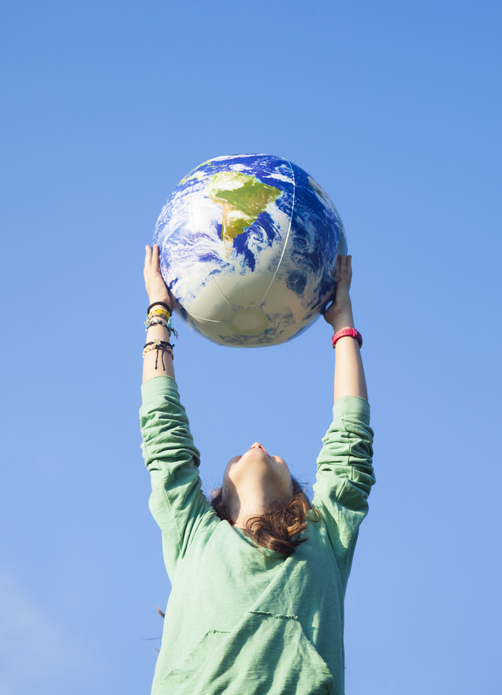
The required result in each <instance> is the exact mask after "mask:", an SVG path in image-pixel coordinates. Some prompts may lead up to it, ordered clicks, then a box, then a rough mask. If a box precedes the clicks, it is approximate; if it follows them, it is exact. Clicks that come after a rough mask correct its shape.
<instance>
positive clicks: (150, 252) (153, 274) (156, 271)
mask: <svg viewBox="0 0 502 695" xmlns="http://www.w3.org/2000/svg"><path fill="white" fill-rule="evenodd" d="M145 250H146V256H145V269H144V271H143V275H144V278H145V287H146V292H147V294H148V298H149V300H150V304H152V303H153V302H165V304H167V305H168V306H169V307H170V308H171V309H172V307H173V304H174V298H173V296H172V294H171V293H170V291H169V289H168V287H167V285H166V283H165V282H164V278H163V277H162V273H161V272H160V261H159V247H158V245H157V244H155V245H154V247H153V249H152V247H151V246H146V247H145Z"/></svg>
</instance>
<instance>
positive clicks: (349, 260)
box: [347, 256, 352, 287]
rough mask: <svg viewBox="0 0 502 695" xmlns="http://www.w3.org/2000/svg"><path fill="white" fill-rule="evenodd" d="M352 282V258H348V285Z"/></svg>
mask: <svg viewBox="0 0 502 695" xmlns="http://www.w3.org/2000/svg"><path fill="white" fill-rule="evenodd" d="M351 282H352V256H347V285H348V287H350V283H351Z"/></svg>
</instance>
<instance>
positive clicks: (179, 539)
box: [140, 376, 215, 581]
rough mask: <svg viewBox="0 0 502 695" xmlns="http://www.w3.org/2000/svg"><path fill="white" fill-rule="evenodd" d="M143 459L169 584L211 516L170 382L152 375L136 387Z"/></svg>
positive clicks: (196, 457)
mask: <svg viewBox="0 0 502 695" xmlns="http://www.w3.org/2000/svg"><path fill="white" fill-rule="evenodd" d="M141 395H142V406H141V408H140V422H141V433H142V436H143V443H142V445H141V448H142V450H143V458H144V459H145V464H146V467H147V469H148V470H149V472H150V476H151V483H152V494H151V496H150V510H151V512H152V514H153V516H154V518H155V520H156V522H157V523H158V525H159V526H160V529H161V531H162V541H163V551H164V561H165V564H166V569H167V572H168V574H169V577H170V579H171V581H172V580H173V578H174V574H175V572H176V567H177V563H178V562H179V561H180V560H181V559H182V558H183V557H184V555H185V553H186V552H187V549H188V547H189V546H190V543H191V542H192V540H193V538H194V536H195V534H196V533H197V532H198V531H200V530H201V529H203V528H205V527H206V526H207V525H210V524H211V523H214V521H215V512H214V510H213V509H212V507H211V505H210V504H209V502H208V501H207V499H206V497H205V496H204V493H203V492H202V488H201V480H200V477H199V471H198V467H199V464H200V454H199V451H198V449H197V448H196V447H195V445H194V442H193V439H192V435H191V433H190V429H189V424H188V418H187V416H186V412H185V409H184V408H183V406H182V405H181V404H180V401H179V394H178V387H177V385H176V382H175V381H174V379H171V378H170V377H168V376H158V377H154V378H153V379H149V380H148V381H146V382H145V383H144V384H143V385H142V387H141Z"/></svg>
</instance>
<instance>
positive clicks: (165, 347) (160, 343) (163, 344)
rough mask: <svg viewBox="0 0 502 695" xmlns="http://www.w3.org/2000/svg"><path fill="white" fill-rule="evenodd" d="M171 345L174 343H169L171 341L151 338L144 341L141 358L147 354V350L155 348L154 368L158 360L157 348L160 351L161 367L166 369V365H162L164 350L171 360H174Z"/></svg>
mask: <svg viewBox="0 0 502 695" xmlns="http://www.w3.org/2000/svg"><path fill="white" fill-rule="evenodd" d="M173 347H174V345H171V343H168V342H167V341H165V340H158V339H157V340H152V341H151V342H149V343H145V346H144V348H143V358H144V357H145V355H146V354H147V352H151V351H152V350H157V356H156V358H155V369H157V363H158V361H159V350H160V351H161V352H162V368H163V370H164V371H166V367H165V365H164V352H168V353H169V354H170V356H171V360H174V354H173Z"/></svg>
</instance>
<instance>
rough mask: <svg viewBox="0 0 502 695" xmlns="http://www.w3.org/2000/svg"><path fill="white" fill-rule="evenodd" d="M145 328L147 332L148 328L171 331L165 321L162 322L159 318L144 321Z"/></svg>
mask: <svg viewBox="0 0 502 695" xmlns="http://www.w3.org/2000/svg"><path fill="white" fill-rule="evenodd" d="M169 320H171V319H169ZM145 326H146V330H148V329H149V328H150V326H164V328H167V330H168V331H169V330H171V329H170V326H168V325H167V323H166V321H164V320H163V319H161V318H158V319H156V318H153V319H150V320H148V319H147V320H146V321H145Z"/></svg>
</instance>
